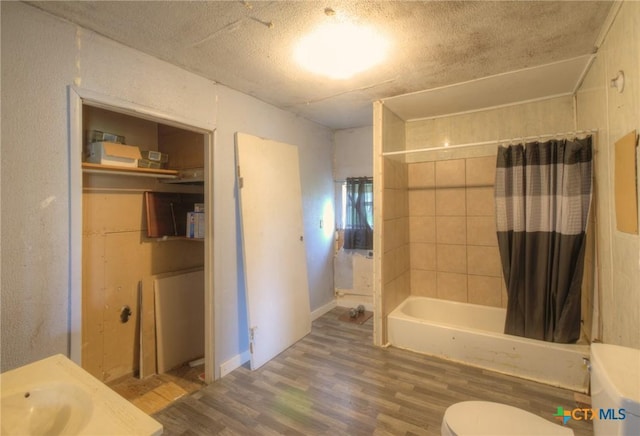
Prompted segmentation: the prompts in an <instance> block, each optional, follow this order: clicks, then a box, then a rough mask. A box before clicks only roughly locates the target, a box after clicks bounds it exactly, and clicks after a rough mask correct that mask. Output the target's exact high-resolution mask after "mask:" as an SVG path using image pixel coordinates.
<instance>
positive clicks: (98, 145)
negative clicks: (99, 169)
mask: <svg viewBox="0 0 640 436" xmlns="http://www.w3.org/2000/svg"><path fill="white" fill-rule="evenodd" d="M141 158H142V156H141V155H140V149H139V148H138V147H137V146H135V145H122V144H116V143H114V142H92V143H91V144H89V154H88V156H87V162H91V163H97V164H101V165H109V166H114V167H127V168H137V167H138V159H141Z"/></svg>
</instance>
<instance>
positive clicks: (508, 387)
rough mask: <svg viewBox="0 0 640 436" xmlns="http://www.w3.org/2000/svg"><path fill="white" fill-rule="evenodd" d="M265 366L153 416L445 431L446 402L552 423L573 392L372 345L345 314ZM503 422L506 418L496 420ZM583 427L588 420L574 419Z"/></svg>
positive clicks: (589, 430)
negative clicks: (487, 404) (495, 406)
mask: <svg viewBox="0 0 640 436" xmlns="http://www.w3.org/2000/svg"><path fill="white" fill-rule="evenodd" d="M343 311H344V309H341V308H336V309H334V310H332V311H331V312H329V313H327V314H326V315H324V316H322V317H321V318H319V319H318V320H316V321H314V322H313V327H312V331H311V333H310V334H309V335H307V336H306V337H305V338H303V339H302V340H301V341H299V342H298V343H296V344H295V345H294V346H292V347H291V348H289V349H288V350H286V351H284V352H283V353H282V354H280V355H279V356H277V357H276V358H275V359H273V360H272V361H270V362H269V363H267V364H265V365H264V366H263V367H262V368H260V369H259V370H257V371H250V370H248V369H247V368H245V367H241V368H238V369H236V370H235V371H233V372H232V373H230V374H228V375H227V376H226V377H224V378H223V379H221V380H219V381H217V382H215V383H213V384H211V385H209V386H207V387H206V388H204V389H202V390H200V391H198V392H195V393H192V394H190V395H188V396H185V397H183V398H181V399H179V400H178V401H176V402H174V403H173V404H172V405H170V406H169V407H167V408H166V409H164V410H162V411H160V412H159V413H157V414H155V415H154V418H155V419H157V420H158V421H160V422H161V423H162V424H163V425H164V431H165V434H168V435H211V434H229V435H235V434H237V435H253V434H255V435H276V434H286V435H321V434H322V435H373V434H376V435H439V434H440V425H441V422H442V416H443V414H444V411H445V409H446V408H447V407H448V406H450V405H451V404H453V403H456V402H459V401H466V400H486V401H496V402H500V403H504V404H509V405H512V406H515V407H518V408H521V409H524V410H528V411H530V412H533V413H535V414H537V415H539V416H541V417H543V418H545V419H547V420H549V421H551V422H553V421H554V418H553V414H554V413H555V412H556V409H557V407H558V406H562V407H564V408H565V409H571V408H574V407H575V401H574V394H573V392H571V391H568V390H564V389H559V388H554V387H550V386H546V385H541V384H538V383H535V382H530V381H526V380H522V379H518V378H514V377H509V376H506V375H502V374H498V373H493V372H490V371H485V370H481V369H477V368H473V367H468V366H465V365H460V364H455V363H451V362H448V361H445V360H441V359H437V358H432V357H427V356H422V355H419V354H416V353H412V352H409V351H406V350H399V349H396V348H392V347H390V348H379V347H375V346H373V345H372V330H373V324H372V320H369V321H367V322H366V323H364V324H363V325H357V324H354V323H345V322H341V321H339V320H338V317H339V316H340V314H342V313H343ZM498 424H499V423H498ZM567 426H568V427H570V428H572V429H573V431H574V432H575V434H576V435H579V436H588V435H592V434H593V427H592V425H591V423H590V422H584V421H574V420H571V421H569V423H568V424H567Z"/></svg>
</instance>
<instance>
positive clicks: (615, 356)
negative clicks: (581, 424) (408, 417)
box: [440, 343, 640, 436]
mask: <svg viewBox="0 0 640 436" xmlns="http://www.w3.org/2000/svg"><path fill="white" fill-rule="evenodd" d="M590 372H591V401H592V404H591V408H592V409H593V411H594V414H595V415H596V419H594V420H593V431H594V435H595V436H601V435H619V436H626V435H640V350H637V349H633V348H626V347H620V346H617V345H610V344H599V343H595V344H592V345H591V368H590ZM555 406H556V405H550V406H549V409H550V411H549V418H548V419H545V418H542V417H540V416H538V415H534V414H533V413H530V412H526V411H524V410H522V409H518V408H516V407H513V406H509V405H507V404H500V403H493V402H489V401H463V402H461V403H456V404H453V405H452V406H450V407H449V408H447V410H446V411H445V413H444V417H443V418H442V426H441V430H440V431H441V434H442V436H465V435H495V436H502V435H504V436H507V435H513V436H517V435H550V436H551V435H558V436H562V435H564V436H569V435H573V430H571V429H570V428H568V427H565V426H563V425H561V424H558V423H554V422H553V421H552V419H553V417H552V416H553V415H552V410H551V409H552V408H553V407H555ZM601 410H602V411H603V412H602V413H601V412H600V411H601ZM621 410H622V412H621Z"/></svg>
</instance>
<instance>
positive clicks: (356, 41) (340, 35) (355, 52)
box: [294, 12, 388, 79]
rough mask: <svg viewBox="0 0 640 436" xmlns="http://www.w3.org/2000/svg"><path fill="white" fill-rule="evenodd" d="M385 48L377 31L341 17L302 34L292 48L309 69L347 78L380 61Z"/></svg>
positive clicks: (300, 61)
mask: <svg viewBox="0 0 640 436" xmlns="http://www.w3.org/2000/svg"><path fill="white" fill-rule="evenodd" d="M325 13H326V12H325ZM327 15H329V14H327ZM332 19H333V17H332ZM387 49H388V42H387V41H386V39H385V38H384V37H383V36H382V35H381V34H380V32H376V31H375V30H374V29H373V28H371V27H367V26H361V25H357V24H355V23H352V22H349V21H347V20H341V21H333V22H331V23H327V24H325V25H323V26H321V27H319V28H317V29H316V30H315V31H313V32H311V33H310V34H308V35H306V36H304V37H303V38H302V39H301V40H300V41H299V43H298V44H297V46H296V48H295V52H294V58H295V59H296V61H297V62H298V63H299V64H300V65H301V66H302V67H304V68H305V69H307V70H309V71H311V72H314V73H317V74H321V75H323V76H328V77H330V78H332V79H348V78H350V77H353V76H354V75H356V74H358V73H360V72H362V71H365V70H368V69H369V68H371V67H373V66H375V65H377V64H379V63H380V62H382V61H383V60H384V58H385V57H386V53H387Z"/></svg>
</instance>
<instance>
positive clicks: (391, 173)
mask: <svg viewBox="0 0 640 436" xmlns="http://www.w3.org/2000/svg"><path fill="white" fill-rule="evenodd" d="M383 171H384V187H385V188H386V189H406V188H407V180H408V178H407V174H408V173H407V164H405V163H403V162H399V161H395V160H393V159H387V158H385V159H384V168H383Z"/></svg>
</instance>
